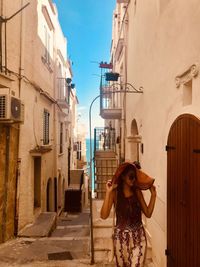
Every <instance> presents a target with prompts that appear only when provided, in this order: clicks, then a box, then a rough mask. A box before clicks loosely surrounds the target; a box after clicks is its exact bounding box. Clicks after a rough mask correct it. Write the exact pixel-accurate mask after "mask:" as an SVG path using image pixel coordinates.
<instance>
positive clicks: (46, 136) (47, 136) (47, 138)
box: [43, 109, 50, 145]
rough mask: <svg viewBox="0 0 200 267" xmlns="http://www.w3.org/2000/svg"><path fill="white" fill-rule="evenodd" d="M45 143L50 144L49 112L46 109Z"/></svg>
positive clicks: (44, 121) (44, 123) (44, 119)
mask: <svg viewBox="0 0 200 267" xmlns="http://www.w3.org/2000/svg"><path fill="white" fill-rule="evenodd" d="M43 116H44V117H43V144H44V145H48V144H49V116H50V114H49V112H48V111H47V110H46V109H45V110H44V115H43Z"/></svg>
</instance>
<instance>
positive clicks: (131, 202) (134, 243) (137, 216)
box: [101, 163, 156, 267]
mask: <svg viewBox="0 0 200 267" xmlns="http://www.w3.org/2000/svg"><path fill="white" fill-rule="evenodd" d="M136 166H137V167H136ZM138 167H139V166H138V165H135V164H131V163H123V164H121V165H120V166H119V167H118V169H117V171H116V173H115V175H114V177H113V179H112V181H111V180H109V181H108V182H107V184H106V196H105V199H104V203H103V206H102V208H101V218H102V219H106V218H108V216H109V214H110V210H111V208H112V205H113V204H114V206H115V211H116V226H115V230H114V234H113V241H114V256H115V260H116V266H117V267H142V266H144V261H145V252H146V235H145V230H144V227H143V225H142V217H141V213H142V212H143V213H144V214H145V216H146V217H147V218H150V217H151V215H152V212H153V209H154V205H155V199H156V188H155V186H154V185H153V182H154V179H152V178H150V177H149V176H147V175H146V174H145V173H143V172H142V171H141V170H139V168H138ZM141 189H143V190H146V189H149V190H150V192H151V198H150V201H149V204H148V205H147V204H146V202H145V200H144V197H143V194H142V192H141Z"/></svg>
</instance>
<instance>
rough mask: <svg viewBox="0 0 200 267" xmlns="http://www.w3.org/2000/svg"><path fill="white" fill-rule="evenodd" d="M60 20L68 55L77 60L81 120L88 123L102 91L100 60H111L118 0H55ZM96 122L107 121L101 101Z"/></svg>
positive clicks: (93, 119) (75, 62)
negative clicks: (102, 114) (113, 17)
mask: <svg viewBox="0 0 200 267" xmlns="http://www.w3.org/2000/svg"><path fill="white" fill-rule="evenodd" d="M54 2H55V4H56V5H57V9H58V13H59V21H60V24H61V27H62V30H63V33H64V35H65V36H66V37H67V40H68V56H69V57H70V59H71V60H72V62H73V65H72V68H73V74H74V78H73V82H74V83H75V84H76V89H77V95H78V99H79V102H80V104H79V112H80V113H81V119H80V120H81V121H83V122H84V123H86V126H87V127H88V109H89V106H90V103H91V102H92V100H93V99H94V98H95V97H96V96H97V95H98V94H99V83H100V77H99V76H96V75H99V74H100V69H99V67H98V64H97V63H92V61H96V62H100V61H107V62H109V60H110V46H111V38H112V14H113V10H114V7H115V3H116V0H85V1H84V0H54ZM92 114H93V118H92V124H93V126H99V125H103V121H102V120H101V119H100V117H99V116H98V115H99V101H98V100H96V102H95V103H94V108H93V113H92Z"/></svg>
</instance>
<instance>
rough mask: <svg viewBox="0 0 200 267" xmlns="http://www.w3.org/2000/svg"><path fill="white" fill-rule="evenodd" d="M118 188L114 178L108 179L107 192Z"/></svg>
mask: <svg viewBox="0 0 200 267" xmlns="http://www.w3.org/2000/svg"><path fill="white" fill-rule="evenodd" d="M116 188H117V184H114V183H112V180H108V181H107V183H106V192H108V193H110V192H112V191H113V190H114V189H116Z"/></svg>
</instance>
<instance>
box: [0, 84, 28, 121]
mask: <svg viewBox="0 0 200 267" xmlns="http://www.w3.org/2000/svg"><path fill="white" fill-rule="evenodd" d="M23 121H24V104H23V103H22V101H21V100H20V99H19V98H16V97H14V96H12V95H11V94H10V90H9V89H8V88H5V89H4V88H2V89H1V88H0V123H14V122H23Z"/></svg>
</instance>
